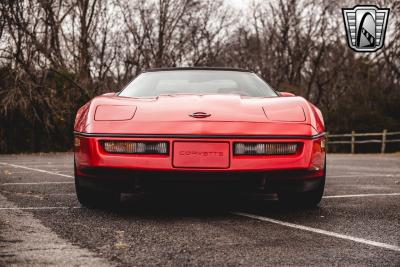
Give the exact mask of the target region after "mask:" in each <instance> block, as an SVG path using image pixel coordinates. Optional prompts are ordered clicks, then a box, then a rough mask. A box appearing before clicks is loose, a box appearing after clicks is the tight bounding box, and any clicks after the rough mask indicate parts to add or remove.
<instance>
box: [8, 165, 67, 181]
mask: <svg viewBox="0 0 400 267" xmlns="http://www.w3.org/2000/svg"><path fill="white" fill-rule="evenodd" d="M0 164H2V165H5V166H10V167H14V168H21V169H26V170H30V171H37V172H43V173H47V174H53V175H58V176H62V177H68V178H74V177H73V176H72V175H67V174H62V173H57V172H52V171H45V170H42V169H36V168H31V167H26V166H22V165H16V164H10V163H6V162H0Z"/></svg>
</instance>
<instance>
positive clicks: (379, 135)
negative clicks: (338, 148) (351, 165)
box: [327, 130, 400, 154]
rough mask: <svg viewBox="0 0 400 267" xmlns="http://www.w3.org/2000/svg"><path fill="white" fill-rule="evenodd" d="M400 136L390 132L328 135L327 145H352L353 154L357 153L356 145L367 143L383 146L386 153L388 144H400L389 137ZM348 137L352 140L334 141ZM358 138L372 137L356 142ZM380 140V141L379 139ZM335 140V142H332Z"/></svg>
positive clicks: (382, 150)
mask: <svg viewBox="0 0 400 267" xmlns="http://www.w3.org/2000/svg"><path fill="white" fill-rule="evenodd" d="M396 135H399V136H400V132H388V131H387V130H383V131H382V132H380V133H356V132H355V131H352V132H351V133H350V134H329V133H328V134H327V144H328V146H329V145H334V144H350V146H351V153H352V154H354V153H355V147H356V144H366V143H380V144H381V153H385V149H386V144H387V143H400V139H388V137H389V136H396ZM344 137H346V138H347V137H348V138H349V139H350V140H338V141H334V139H336V138H344ZM357 137H363V139H364V138H365V137H371V139H366V140H356V138H357ZM377 138H379V139H377ZM332 139H333V140H332Z"/></svg>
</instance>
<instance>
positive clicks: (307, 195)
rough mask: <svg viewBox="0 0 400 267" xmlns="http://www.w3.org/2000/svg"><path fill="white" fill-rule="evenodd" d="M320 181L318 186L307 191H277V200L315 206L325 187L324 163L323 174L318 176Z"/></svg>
mask: <svg viewBox="0 0 400 267" xmlns="http://www.w3.org/2000/svg"><path fill="white" fill-rule="evenodd" d="M320 179H321V183H320V184H319V186H318V188H316V189H315V190H312V191H308V192H279V193H278V197H279V201H281V202H282V203H284V204H286V205H290V206H300V207H308V208H313V207H316V206H317V205H318V204H319V203H320V202H321V199H322V196H323V194H324V189H325V179H326V163H325V170H324V175H323V176H321V177H320Z"/></svg>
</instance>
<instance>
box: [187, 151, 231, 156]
mask: <svg viewBox="0 0 400 267" xmlns="http://www.w3.org/2000/svg"><path fill="white" fill-rule="evenodd" d="M179 155H181V156H199V157H208V156H214V157H223V156H224V153H223V152H206V151H179Z"/></svg>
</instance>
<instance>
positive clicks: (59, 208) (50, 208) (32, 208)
mask: <svg viewBox="0 0 400 267" xmlns="http://www.w3.org/2000/svg"><path fill="white" fill-rule="evenodd" d="M81 208H82V207H10V208H2V207H0V210H68V209H81Z"/></svg>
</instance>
